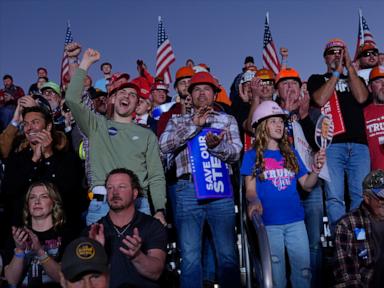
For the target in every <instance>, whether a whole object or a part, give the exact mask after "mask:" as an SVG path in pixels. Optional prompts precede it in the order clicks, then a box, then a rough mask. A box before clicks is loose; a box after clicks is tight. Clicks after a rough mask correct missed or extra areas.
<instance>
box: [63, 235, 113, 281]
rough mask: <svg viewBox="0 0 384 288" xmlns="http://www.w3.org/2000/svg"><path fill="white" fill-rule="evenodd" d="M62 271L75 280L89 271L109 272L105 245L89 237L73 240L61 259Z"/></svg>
mask: <svg viewBox="0 0 384 288" xmlns="http://www.w3.org/2000/svg"><path fill="white" fill-rule="evenodd" d="M61 272H62V273H63V274H64V277H65V279H67V280H69V281H71V282H74V281H76V280H78V279H79V278H80V277H82V276H83V275H84V274H86V273H87V272H100V273H106V272H108V257H107V254H106V253H105V250H104V247H103V246H102V245H101V244H100V243H99V242H97V241H95V240H93V239H90V238H88V237H80V238H77V239H75V240H73V241H72V242H71V243H69V245H68V246H67V247H66V248H65V251H64V255H63V258H62V259H61Z"/></svg>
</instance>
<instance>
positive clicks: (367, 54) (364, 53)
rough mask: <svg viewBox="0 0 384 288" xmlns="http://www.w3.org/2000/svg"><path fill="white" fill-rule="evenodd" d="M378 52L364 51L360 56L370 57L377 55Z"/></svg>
mask: <svg viewBox="0 0 384 288" xmlns="http://www.w3.org/2000/svg"><path fill="white" fill-rule="evenodd" d="M378 55H379V52H377V51H365V52H363V53H361V57H371V56H378Z"/></svg>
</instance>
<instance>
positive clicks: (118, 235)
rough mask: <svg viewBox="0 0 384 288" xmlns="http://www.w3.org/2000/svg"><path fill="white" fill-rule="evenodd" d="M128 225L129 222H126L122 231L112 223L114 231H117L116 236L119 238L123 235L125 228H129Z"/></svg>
mask: <svg viewBox="0 0 384 288" xmlns="http://www.w3.org/2000/svg"><path fill="white" fill-rule="evenodd" d="M129 226H130V224H128V225H127V227H125V228H124V229H123V231H121V232H120V231H119V229H118V228H117V227H116V226H115V225H113V229H115V231H116V233H117V237H118V238H120V237H121V236H124V233H125V231H127V229H128V228H129Z"/></svg>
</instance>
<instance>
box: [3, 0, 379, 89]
mask: <svg viewBox="0 0 384 288" xmlns="http://www.w3.org/2000/svg"><path fill="white" fill-rule="evenodd" d="M358 8H362V10H363V15H364V17H365V18H366V20H367V23H368V25H369V27H370V29H371V32H372V33H373V35H374V37H375V41H376V43H377V45H378V47H379V49H380V50H381V49H383V48H384V34H383V33H381V32H382V31H381V27H382V21H383V20H382V14H383V11H384V1H368V0H365V1H354V0H345V1H336V0H334V1H318V0H307V1H289V0H286V1H273V0H269V1H256V0H254V1H249V0H244V1H240V0H238V1H234V0H233V1H232V0H221V1H218V0H211V1H202V0H195V1H185V0H177V1H176V0H168V1H166V0H163V1H155V0H140V1H131V0H125V1H124V0H109V1H96V0H93V1H90V0H77V1H76V0H66V1H64V0H62V1H59V0H0V39H1V45H0V75H1V76H2V75H4V74H6V73H9V74H11V75H13V76H14V79H15V83H16V84H18V85H21V86H22V87H23V88H24V89H25V90H27V89H28V87H29V84H31V83H33V82H34V81H35V80H36V68H37V67H39V66H45V67H47V68H48V71H49V78H50V79H51V80H53V81H56V82H58V81H59V73H60V62H61V57H62V53H63V42H64V36H65V30H66V22H67V20H70V22H71V27H72V32H73V36H74V38H75V41H78V42H80V43H81V44H82V46H83V48H87V47H92V48H95V49H97V50H99V51H100V52H101V54H102V60H101V62H102V61H108V62H111V63H112V64H113V71H115V72H117V71H124V72H128V73H129V74H131V75H132V76H136V74H137V72H136V65H135V63H136V60H137V59H143V60H144V61H145V62H146V63H147V65H148V67H149V70H150V71H151V72H152V73H154V66H155V56H156V42H157V39H156V37H157V17H158V16H159V15H161V16H162V17H163V19H164V23H165V28H166V31H167V33H168V36H169V38H170V41H171V43H172V46H173V49H174V52H175V55H176V62H175V63H174V64H173V65H172V66H171V72H172V74H173V75H174V73H175V72H176V70H177V68H179V67H180V66H182V65H184V63H185V60H186V59H188V58H192V59H194V60H195V63H201V62H202V63H206V64H208V65H209V66H210V67H211V69H212V72H213V74H214V75H215V76H216V77H217V78H218V79H219V80H220V82H221V83H222V84H223V85H224V87H226V88H227V89H229V86H230V84H231V82H232V80H233V78H234V77H235V75H237V74H238V73H239V72H240V70H241V67H242V65H243V61H244V58H245V56H247V55H252V56H254V58H255V61H256V65H257V66H258V67H261V51H262V41H263V31H264V20H265V13H266V11H269V13H270V25H271V31H272V36H273V39H274V42H275V45H276V46H277V47H281V46H284V47H287V48H288V49H289V60H288V65H289V66H291V67H294V68H296V69H297V70H298V71H299V73H300V74H301V76H302V78H304V79H306V78H308V77H309V76H310V75H311V74H313V73H323V72H324V71H325V65H324V62H323V58H322V51H323V47H324V45H325V43H326V41H327V40H329V39H330V38H334V37H340V38H342V39H344V40H345V41H346V43H347V44H348V46H349V48H350V51H351V54H352V55H351V56H353V53H354V51H355V46H356V38H357V28H358ZM383 50H384V49H383ZM90 75H91V76H92V78H93V79H94V80H96V79H98V78H100V77H101V73H100V71H99V65H95V67H93V68H92V69H91V71H90Z"/></svg>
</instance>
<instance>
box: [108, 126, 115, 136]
mask: <svg viewBox="0 0 384 288" xmlns="http://www.w3.org/2000/svg"><path fill="white" fill-rule="evenodd" d="M108 134H109V135H110V136H115V135H116V134H117V129H116V128H115V127H111V128H108Z"/></svg>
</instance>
